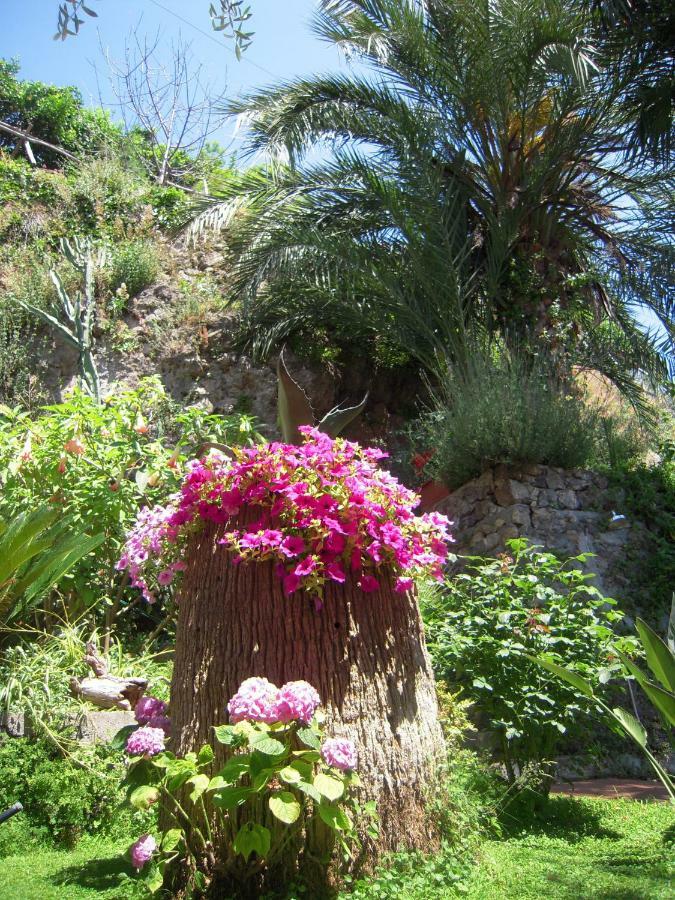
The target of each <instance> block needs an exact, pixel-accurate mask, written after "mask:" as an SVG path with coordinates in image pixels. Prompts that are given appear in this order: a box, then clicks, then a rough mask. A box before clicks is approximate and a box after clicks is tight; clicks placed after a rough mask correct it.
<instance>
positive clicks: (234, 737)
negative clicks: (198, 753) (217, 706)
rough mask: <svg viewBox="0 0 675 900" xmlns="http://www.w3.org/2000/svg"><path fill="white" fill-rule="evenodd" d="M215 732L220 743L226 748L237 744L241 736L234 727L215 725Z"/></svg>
mask: <svg viewBox="0 0 675 900" xmlns="http://www.w3.org/2000/svg"><path fill="white" fill-rule="evenodd" d="M213 731H214V733H215V735H216V740H217V741H218V743H219V744H224V745H225V746H226V747H230V746H231V745H232V744H235V743H236V742H237V741H238V739H239V735H238V733H237V732H236V731H235V730H234V727H233V726H232V725H215V726H214V728H213Z"/></svg>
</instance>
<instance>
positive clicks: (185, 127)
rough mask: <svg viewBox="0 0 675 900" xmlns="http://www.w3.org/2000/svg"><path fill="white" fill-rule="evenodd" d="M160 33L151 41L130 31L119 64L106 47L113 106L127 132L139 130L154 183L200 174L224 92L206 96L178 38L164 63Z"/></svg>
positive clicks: (222, 116) (218, 124) (199, 73)
mask: <svg viewBox="0 0 675 900" xmlns="http://www.w3.org/2000/svg"><path fill="white" fill-rule="evenodd" d="M159 43H160V33H159V32H157V34H156V35H155V37H154V39H153V40H148V38H147V37H143V38H142V39H141V38H140V37H139V36H138V33H137V31H135V32H133V33H132V35H131V36H130V38H129V39H128V40H127V42H126V44H125V48H124V57H123V60H122V61H121V62H116V61H114V60H113V59H111V57H110V55H109V54H108V53H107V52H106V51H104V55H105V58H106V61H107V64H108V70H109V79H110V84H111V87H112V90H113V93H114V95H115V98H116V100H117V103H116V104H115V106H116V108H117V110H118V112H119V114H120V116H121V118H122V120H123V123H124V127H125V129H126V130H127V131H133V130H136V131H139V132H141V133H142V136H143V138H144V140H145V148H146V151H147V152H146V153H144V154H141V161H142V162H143V163H144V164H145V165H146V167H147V168H149V170H150V172H151V174H152V176H153V177H154V178H155V179H156V181H157V183H158V184H166V183H167V181H169V180H173V181H180V180H181V179H185V178H190V177H191V176H195V175H197V174H198V172H199V169H200V164H201V162H202V161H203V154H204V150H205V146H206V142H207V141H208V139H209V138H210V137H211V136H212V135H213V134H214V133H215V132H216V131H218V129H219V128H221V127H222V125H223V124H224V122H225V120H226V118H227V115H226V114H225V113H224V112H223V111H222V110H223V108H224V101H225V91H224V90H223V91H220V92H219V93H218V94H217V95H211V94H210V86H208V85H207V84H206V82H205V80H204V79H203V77H202V71H203V67H202V65H201V63H199V62H197V61H196V60H195V58H194V56H193V54H192V51H191V45H190V44H189V43H186V42H184V41H183V40H182V38H180V37H179V38H178V39H177V40H176V41H173V42H172V43H171V48H170V59H169V62H168V63H165V62H163V61H162V59H161V55H160V52H159Z"/></svg>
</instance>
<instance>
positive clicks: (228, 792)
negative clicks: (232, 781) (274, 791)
mask: <svg viewBox="0 0 675 900" xmlns="http://www.w3.org/2000/svg"><path fill="white" fill-rule="evenodd" d="M253 793H254V792H253V789H252V788H250V787H224V788H222V789H221V790H220V791H216V792H215V793H214V795H213V801H212V802H213V805H214V806H217V807H218V808H219V809H234V808H235V807H237V806H241V805H242V803H245V802H246V801H247V800H248V798H249V797H250V796H251V795H252V794H253Z"/></svg>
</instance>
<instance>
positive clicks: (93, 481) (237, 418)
mask: <svg viewBox="0 0 675 900" xmlns="http://www.w3.org/2000/svg"><path fill="white" fill-rule="evenodd" d="M103 400H104V402H103V403H101V404H97V403H96V402H95V400H94V399H93V398H92V397H90V396H89V395H88V394H86V393H84V392H83V391H81V390H75V391H73V392H72V394H70V396H69V397H68V398H67V399H66V400H64V402H62V403H58V404H54V405H53V406H49V407H47V408H46V409H45V410H44V411H43V414H42V415H41V416H39V417H38V418H34V417H33V416H31V415H30V414H29V413H27V412H24V411H23V410H21V409H19V408H16V409H9V408H8V407H0V484H1V485H2V493H1V494H0V516H7V517H9V516H12V515H14V514H16V512H17V511H21V510H24V509H28V508H30V509H32V508H34V507H35V506H38V505H41V504H43V503H51V504H59V506H60V508H61V509H62V510H63V512H64V514H66V515H70V516H71V518H72V520H73V522H74V523H75V524H76V525H77V527H78V528H79V529H81V530H82V531H86V532H89V533H99V532H101V531H103V532H104V533H105V535H106V539H105V542H104V543H103V544H102V545H101V546H100V547H99V548H98V550H97V552H96V553H95V554H94V555H90V556H88V557H86V558H84V559H82V560H80V561H79V563H78V564H77V565H76V566H75V567H74V569H73V570H72V572H71V574H70V575H68V576H66V578H65V579H64V580H63V582H61V583H60V587H61V589H62V591H63V593H64V594H65V596H66V597H67V606H68V613H69V617H70V619H71V620H75V619H76V618H77V616H78V615H81V614H82V613H84V612H85V611H86V610H87V609H89V608H90V607H93V606H94V605H95V604H97V603H99V602H100V601H102V600H103V598H105V597H109V596H118V597H119V596H120V594H119V593H118V589H119V591H121V590H122V588H121V587H120V584H121V581H120V579H121V575H120V573H118V572H117V571H116V570H115V562H116V561H117V559H118V558H119V554H120V550H121V546H122V543H123V541H124V537H125V535H126V532H127V530H128V529H129V527H130V525H131V523H132V521H133V520H134V519H135V517H136V514H137V513H138V510H139V508H140V506H141V505H142V504H147V503H149V504H151V505H152V504H155V503H159V502H163V501H164V500H165V499H166V497H168V495H169V494H171V493H172V492H174V491H175V490H177V489H178V485H179V483H180V479H181V474H182V468H183V466H184V463H185V461H186V459H187V457H188V456H190V455H193V454H194V453H195V452H196V450H197V448H198V447H199V446H201V444H202V443H204V442H205V441H215V442H219V443H245V442H247V441H252V440H253V439H254V438H255V436H256V435H255V431H254V430H253V425H252V420H251V418H250V417H248V416H243V415H238V414H233V415H230V416H216V415H207V414H206V413H204V412H203V411H202V410H200V409H197V408H194V407H188V408H182V407H179V406H178V405H177V404H174V403H173V402H172V401H171V400H170V398H169V397H167V396H166V394H165V393H164V390H163V388H162V387H161V385H160V383H159V380H158V379H156V378H149V379H144V380H143V381H142V382H141V383H140V385H139V386H138V388H136V389H135V390H118V391H117V392H112V393H111V394H110V395H109V396H107V397H104V398H103ZM176 444H178V445H179V446H176ZM90 529H93V531H90ZM122 587H123V585H122ZM128 594H131V595H135V591H132V590H131V589H127V591H126V592H125V593H124V592H123V597H124V598H126V597H127V595H128Z"/></svg>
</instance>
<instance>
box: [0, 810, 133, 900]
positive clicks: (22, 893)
mask: <svg viewBox="0 0 675 900" xmlns="http://www.w3.org/2000/svg"><path fill="white" fill-rule="evenodd" d="M8 824H9V823H8ZM4 827H5V825H0V828H4ZM130 843H131V841H122V842H120V841H119V840H117V841H111V840H105V839H102V838H96V839H94V838H90V839H83V840H82V841H80V843H79V844H78V845H77V846H76V847H75V849H74V850H53V849H46V848H44V847H39V848H36V849H33V848H31V849H30V852H27V853H21V852H20V848H19V847H17V851H16V854H15V855H13V856H7V857H5V858H4V859H0V898H1V900H89V898H93V897H95V898H97V900H136V898H141V897H147V892H145V891H144V890H143V889H142V887H141V885H139V884H138V883H137V882H136V881H132V880H131V878H132V877H133V876H132V872H133V869H132V868H131V865H130V863H129V858H128V856H126V855H125V850H126V849H127V847H128V846H129V844H130Z"/></svg>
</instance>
